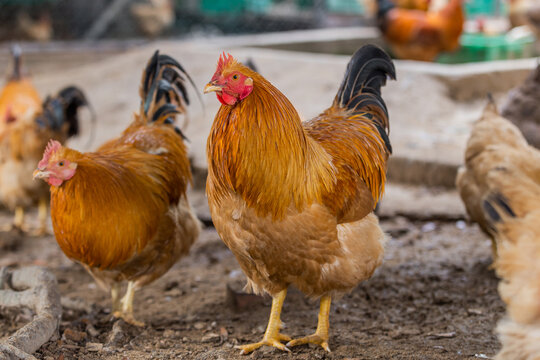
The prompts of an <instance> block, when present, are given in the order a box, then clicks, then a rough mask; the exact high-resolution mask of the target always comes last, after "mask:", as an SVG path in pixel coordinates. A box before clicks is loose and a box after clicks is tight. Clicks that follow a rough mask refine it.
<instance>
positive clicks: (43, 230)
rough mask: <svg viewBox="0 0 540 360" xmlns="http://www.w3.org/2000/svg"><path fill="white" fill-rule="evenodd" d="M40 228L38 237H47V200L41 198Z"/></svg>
mask: <svg viewBox="0 0 540 360" xmlns="http://www.w3.org/2000/svg"><path fill="white" fill-rule="evenodd" d="M38 219H39V228H38V229H37V231H36V235H37V236H43V235H47V233H48V232H47V199H46V198H41V199H39V203H38Z"/></svg>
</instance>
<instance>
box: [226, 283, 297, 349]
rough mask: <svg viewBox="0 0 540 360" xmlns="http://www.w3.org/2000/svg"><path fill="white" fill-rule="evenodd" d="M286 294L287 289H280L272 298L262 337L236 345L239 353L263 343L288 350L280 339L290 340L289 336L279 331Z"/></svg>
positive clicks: (258, 346) (256, 347)
mask: <svg viewBox="0 0 540 360" xmlns="http://www.w3.org/2000/svg"><path fill="white" fill-rule="evenodd" d="M286 296H287V289H285V290H281V291H280V292H279V293H278V294H277V295H276V296H274V297H273V298H272V310H271V311H270V319H269V320H268V326H267V327H266V331H265V333H264V337H263V339H262V340H261V341H259V342H256V343H252V344H246V345H239V346H236V348H237V349H240V350H242V351H241V352H240V354H242V355H245V354H249V353H250V352H252V351H253V350H256V349H258V348H260V347H261V346H263V345H267V346H273V347H276V348H278V349H280V350H283V351H290V350H289V349H288V348H287V347H286V346H285V345H283V344H282V343H281V341H290V340H291V338H290V337H289V336H287V335H284V334H281V333H280V332H279V330H280V328H281V319H280V317H281V308H282V307H283V302H284V301H285V297H286Z"/></svg>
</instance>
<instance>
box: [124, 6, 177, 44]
mask: <svg viewBox="0 0 540 360" xmlns="http://www.w3.org/2000/svg"><path fill="white" fill-rule="evenodd" d="M131 14H132V15H133V17H134V18H135V21H136V22H137V25H138V26H139V29H140V30H141V31H142V32H143V33H144V34H145V35H146V36H149V37H152V38H153V37H156V36H158V35H161V34H162V33H163V32H164V31H165V30H166V29H168V28H169V27H171V26H172V25H173V24H174V21H175V19H176V16H175V13H174V2H173V1H172V0H147V1H146V2H143V3H135V4H133V5H131Z"/></svg>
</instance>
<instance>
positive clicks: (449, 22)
mask: <svg viewBox="0 0 540 360" xmlns="http://www.w3.org/2000/svg"><path fill="white" fill-rule="evenodd" d="M377 4H378V11H377V22H378V26H379V28H380V30H381V32H382V34H383V37H384V39H385V41H386V42H387V43H388V45H389V46H390V49H391V50H392V52H393V53H394V54H395V55H396V56H397V57H398V58H400V59H408V60H421V61H433V60H435V58H436V57H437V55H438V54H440V53H441V52H447V51H453V50H456V49H457V48H458V47H459V37H460V35H461V32H462V31H463V24H464V21H465V16H464V12H463V8H462V0H450V1H449V2H448V4H447V5H446V6H445V7H444V8H442V9H441V10H438V11H428V12H426V11H423V10H419V9H415V10H411V9H405V8H399V7H397V6H396V4H394V3H393V2H392V1H391V0H377Z"/></svg>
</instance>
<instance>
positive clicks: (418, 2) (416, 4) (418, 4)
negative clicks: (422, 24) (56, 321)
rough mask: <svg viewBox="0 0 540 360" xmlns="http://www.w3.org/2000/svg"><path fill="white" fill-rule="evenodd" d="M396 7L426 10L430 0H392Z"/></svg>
mask: <svg viewBox="0 0 540 360" xmlns="http://www.w3.org/2000/svg"><path fill="white" fill-rule="evenodd" d="M392 1H393V3H394V4H396V6H397V7H398V8H402V9H411V10H422V11H428V9H429V4H430V2H431V0H392Z"/></svg>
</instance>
